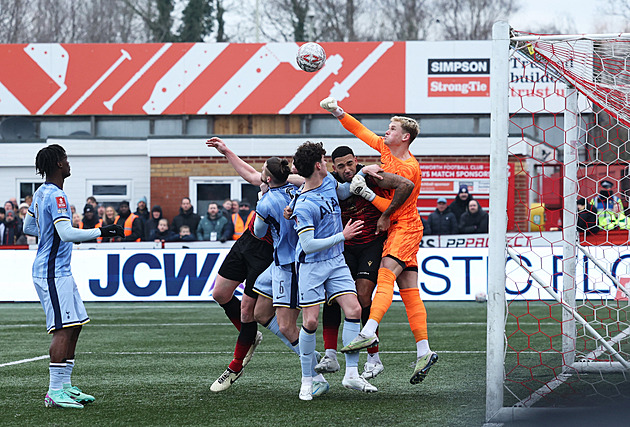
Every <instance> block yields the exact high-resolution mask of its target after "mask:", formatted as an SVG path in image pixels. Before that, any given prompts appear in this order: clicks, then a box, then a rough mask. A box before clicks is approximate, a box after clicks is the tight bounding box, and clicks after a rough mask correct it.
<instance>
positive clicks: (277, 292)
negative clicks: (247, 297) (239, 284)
mask: <svg viewBox="0 0 630 427" xmlns="http://www.w3.org/2000/svg"><path fill="white" fill-rule="evenodd" d="M254 292H256V293H257V294H259V295H262V296H264V297H266V298H269V299H272V300H273V306H274V307H287V308H297V306H298V301H297V293H298V286H297V276H296V274H295V267H294V266H293V264H289V265H282V266H277V265H275V264H271V265H270V266H269V267H268V268H267V269H266V270H265V271H264V272H263V273H262V274H261V275H260V276H258V279H256V283H255V284H254Z"/></svg>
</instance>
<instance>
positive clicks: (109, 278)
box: [0, 245, 630, 302]
mask: <svg viewBox="0 0 630 427" xmlns="http://www.w3.org/2000/svg"><path fill="white" fill-rule="evenodd" d="M515 250H516V251H517V252H518V253H519V254H520V256H521V260H522V262H523V263H524V264H525V265H527V266H530V267H536V268H538V267H540V268H542V270H541V271H544V273H542V272H541V273H539V276H540V277H541V278H542V279H543V280H545V283H547V284H550V285H551V286H552V288H553V289H555V290H558V289H561V288H562V245H557V246H555V247H553V248H552V247H549V246H547V247H517V248H515ZM588 250H589V251H590V252H591V254H592V255H593V256H594V257H595V258H597V259H598V260H599V261H600V263H602V264H603V265H604V266H605V267H606V268H607V269H608V271H610V273H611V274H612V275H613V276H628V275H629V274H630V250H629V249H628V248H627V247H623V248H620V247H608V248H605V249H604V248H599V247H589V249H588ZM227 253H228V250H227V249H211V250H191V249H174V250H140V251H134V250H92V251H75V252H74V253H73V257H72V271H73V275H74V278H75V281H76V283H77V286H78V288H79V292H80V294H81V297H82V298H83V300H84V301H212V289H213V287H214V283H215V279H216V276H217V272H218V270H219V266H220V265H221V263H222V262H223V260H224V259H225V257H226V255H227ZM34 257H35V251H32V250H28V251H27V250H6V251H3V256H2V257H1V258H0V269H1V271H4V272H5V274H3V275H2V276H0V301H1V302H12V301H38V297H37V294H36V292H35V289H34V287H33V281H32V277H31V266H32V263H33V259H34ZM487 264H488V249H487V248H480V247H478V248H426V249H420V251H419V253H418V270H419V272H418V284H419V288H420V294H421V296H422V298H423V299H424V300H426V301H431V300H454V301H469V300H474V299H475V295H476V294H477V293H485V292H486V289H487V277H488V271H487ZM506 272H507V277H508V280H507V282H506V297H507V298H508V299H513V298H515V297H516V293H517V290H520V295H519V296H518V298H524V299H551V296H550V295H549V294H548V293H546V292H545V291H544V290H542V288H541V287H540V286H539V285H538V284H537V283H535V282H534V281H532V279H531V278H530V277H529V276H528V274H527V273H526V272H525V271H524V270H523V269H521V268H520V267H519V266H518V265H517V264H516V263H515V262H514V261H512V260H509V261H508V262H507V264H506ZM577 272H578V274H577V278H578V287H577V289H578V298H582V297H587V298H596V299H599V298H614V297H615V293H614V292H613V291H612V290H611V289H614V286H613V285H612V284H611V281H610V279H608V277H606V276H605V275H604V274H603V273H601V272H600V271H599V270H598V269H597V268H595V267H594V266H593V265H590V264H589V260H588V259H587V258H586V257H585V256H582V255H581V256H580V257H578V269H577ZM242 289H243V288H242V285H241V286H240V287H239V289H238V290H237V294H238V295H239V296H240V295H241V293H242ZM395 299H397V300H399V299H400V297H399V296H398V292H396V296H395Z"/></svg>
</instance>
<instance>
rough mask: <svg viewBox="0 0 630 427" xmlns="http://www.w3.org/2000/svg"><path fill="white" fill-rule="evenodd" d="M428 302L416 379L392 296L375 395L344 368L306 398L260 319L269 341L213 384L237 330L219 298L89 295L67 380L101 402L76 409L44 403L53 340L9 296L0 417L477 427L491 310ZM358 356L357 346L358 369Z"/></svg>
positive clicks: (34, 311) (36, 308)
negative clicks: (424, 358) (425, 351)
mask: <svg viewBox="0 0 630 427" xmlns="http://www.w3.org/2000/svg"><path fill="white" fill-rule="evenodd" d="M425 304H426V307H427V312H428V321H429V340H430V343H431V348H432V350H434V351H437V352H438V354H439V358H440V359H439V362H438V363H437V364H436V365H435V367H433V368H432V369H431V372H430V374H429V376H428V377H427V379H426V380H425V381H424V382H423V383H421V384H419V385H416V386H412V385H411V384H409V378H410V376H411V373H412V368H411V364H412V363H413V362H415V359H416V357H415V344H414V340H413V336H412V334H411V331H410V330H409V325H408V324H407V319H406V315H405V310H404V306H403V305H402V303H399V302H395V303H394V304H393V305H392V307H391V309H390V310H389V312H388V313H387V315H386V316H385V319H384V320H383V322H382V324H381V328H380V337H381V345H380V351H381V359H382V360H383V363H384V364H385V371H384V372H383V373H381V374H380V375H379V376H378V377H377V378H375V379H373V380H371V382H372V383H373V384H374V385H375V386H376V387H378V389H379V391H378V393H371V394H364V393H360V392H357V391H353V390H347V389H344V388H343V387H342V385H341V379H342V378H343V374H342V373H335V374H331V375H327V379H328V381H329V382H330V384H331V390H330V392H329V393H328V394H326V395H324V396H322V397H320V398H317V399H315V400H313V401H311V402H302V401H300V400H299V399H298V391H299V388H300V364H299V359H298V358H297V356H295V355H294V354H293V353H291V352H289V350H288V349H287V348H286V347H285V346H284V345H283V344H282V343H281V341H280V340H279V339H278V338H277V337H275V336H274V335H273V334H271V333H270V332H269V331H268V330H266V329H264V328H262V327H260V326H259V330H260V331H262V332H263V334H264V340H263V342H262V344H261V345H260V346H259V347H258V350H257V351H256V353H255V354H254V357H253V359H252V362H251V363H250V364H249V365H248V366H247V368H246V371H245V373H244V374H243V376H242V377H241V378H240V379H239V380H238V381H237V382H236V383H234V385H233V386H232V387H231V388H230V389H228V390H227V391H225V392H222V393H218V394H217V393H212V392H211V391H210V384H212V382H213V381H214V380H215V379H216V378H217V377H218V376H219V375H220V374H221V373H222V372H223V371H224V370H225V368H226V366H227V364H228V363H229V362H230V360H231V359H232V353H233V350H234V344H235V341H236V336H237V331H236V329H235V328H234V326H232V324H231V323H230V322H229V321H228V320H227V318H226V317H225V314H224V313H223V310H222V309H221V308H220V307H219V306H218V305H217V304H214V303H88V304H86V306H87V310H88V313H89V315H90V317H91V319H92V321H91V322H90V323H89V324H87V325H86V326H85V327H84V328H83V332H82V333H81V338H80V340H79V345H78V348H77V355H76V367H75V370H74V373H73V384H75V385H77V386H79V387H80V388H82V389H83V390H84V391H85V392H87V393H90V394H92V395H94V396H95V397H96V402H94V403H93V404H91V405H88V406H86V407H85V408H84V409H82V410H72V409H49V408H45V407H44V396H45V394H46V390H47V387H48V359H47V357H45V356H46V355H47V354H48V346H49V344H50V337H49V336H47V335H46V332H45V325H44V323H45V321H44V314H43V311H42V309H41V306H40V305H39V304H38V303H22V304H4V305H2V306H1V307H0V310H1V311H0V312H1V313H2V317H1V318H0V343H1V345H0V348H1V350H0V425H20V426H30V425H37V426H42V425H68V424H74V425H84V426H108V425H112V426H119V425H151V426H173V425H220V426H239V427H242V426H248V427H249V426H267V425H274V426H275V425H282V426H291V425H300V426H304V425H339V426H362V425H370V426H380V425H392V424H396V425H409V426H411V425H413V426H423V425H427V426H429V425H430V426H479V425H482V424H483V421H484V414H485V358H486V355H485V346H486V306H485V304H477V303H474V302H427V303H425ZM340 347H341V345H340ZM340 347H339V348H340ZM317 349H318V350H320V351H322V350H323V340H322V338H321V326H320V328H319V330H318V334H317ZM340 356H341V357H340V358H339V359H340V362H341V363H342V370H343V356H342V355H341V354H340ZM29 359H35V360H31V361H26V360H29ZM365 359H366V356H365V353H363V354H362V355H361V359H360V364H359V369H360V371H362V367H363V363H364V362H365ZM12 362H19V363H12Z"/></svg>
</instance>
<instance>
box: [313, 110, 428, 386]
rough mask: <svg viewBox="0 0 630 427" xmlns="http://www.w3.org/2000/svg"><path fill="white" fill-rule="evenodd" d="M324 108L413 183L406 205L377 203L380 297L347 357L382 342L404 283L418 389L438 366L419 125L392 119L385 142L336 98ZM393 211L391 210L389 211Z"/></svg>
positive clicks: (386, 166)
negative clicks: (425, 249)
mask: <svg viewBox="0 0 630 427" xmlns="http://www.w3.org/2000/svg"><path fill="white" fill-rule="evenodd" d="M320 105H321V107H322V108H324V109H325V110H327V111H329V112H330V113H332V114H333V115H334V116H335V117H337V118H338V119H339V121H340V122H341V124H342V125H343V127H344V128H346V129H347V130H348V131H350V132H351V133H352V134H354V135H355V136H356V137H358V138H359V139H360V140H362V141H363V142H365V143H366V144H368V145H369V146H370V147H372V148H374V149H376V150H377V151H378V152H379V153H381V164H382V167H383V169H384V170H385V171H386V172H391V173H395V174H397V175H400V176H403V177H405V178H407V179H409V180H411V181H412V182H413V183H414V184H415V188H414V191H413V192H412V195H411V197H409V198H408V199H407V200H406V201H405V202H404V203H403V204H402V206H400V207H399V206H397V203H391V204H390V205H389V206H387V201H385V200H382V199H381V198H378V197H377V198H375V199H374V202H373V203H375V205H377V207H379V205H380V208H379V210H381V211H383V213H382V215H381V217H380V218H379V220H378V223H377V230H388V237H387V242H386V243H385V247H384V248H383V259H382V260H381V265H380V268H379V272H378V279H377V280H378V281H377V287H376V294H375V296H374V299H373V301H372V308H371V310H370V318H369V320H368V321H367V323H366V324H365V326H364V327H363V329H362V330H361V333H360V334H359V336H357V337H356V338H355V339H354V340H352V342H351V343H349V344H348V345H346V346H345V347H344V348H342V349H341V351H342V352H347V351H356V350H359V349H362V348H366V347H370V346H372V345H374V344H375V343H378V337H377V336H376V328H377V327H378V325H379V323H380V322H381V320H382V319H383V316H384V315H385V313H386V312H387V310H388V309H389V307H390V305H391V303H392V298H393V293H394V282H397V283H398V288H399V289H400V296H401V298H402V300H403V303H404V304H405V309H406V311H407V318H408V320H409V326H410V327H411V330H412V332H413V335H414V338H415V340H416V353H417V360H416V365H415V369H414V372H413V374H412V376H411V379H410V383H411V384H418V383H420V382H421V381H422V380H424V378H426V376H427V374H428V372H429V369H431V367H432V366H433V365H434V364H435V363H436V362H437V360H438V355H437V353H435V352H433V351H431V349H430V347H429V340H428V332H427V313H426V309H425V307H424V303H423V302H422V299H421V298H420V292H419V290H418V261H417V253H418V248H419V247H420V241H421V240H422V229H423V227H422V221H421V220H420V216H419V215H418V210H417V207H416V201H417V199H418V194H419V192H420V184H421V180H422V173H421V171H420V165H419V164H418V161H417V160H416V159H415V157H414V156H413V155H412V154H411V152H410V151H409V145H410V144H411V143H412V142H413V140H414V139H415V138H416V136H417V135H418V133H419V127H418V123H417V122H416V121H415V120H413V119H410V118H408V117H398V116H397V117H392V119H391V121H390V124H389V127H388V129H387V131H386V132H385V136H384V137H380V136H378V135H376V134H375V133H373V132H372V131H370V130H369V129H367V128H366V127H365V126H363V125H362V124H361V123H360V122H359V121H358V120H356V119H355V118H354V117H352V116H351V115H349V114H346V113H345V112H344V111H343V109H342V108H341V107H339V106H338V105H337V101H336V100H335V99H334V98H326V99H324V100H322V101H321V103H320ZM385 206H387V207H385Z"/></svg>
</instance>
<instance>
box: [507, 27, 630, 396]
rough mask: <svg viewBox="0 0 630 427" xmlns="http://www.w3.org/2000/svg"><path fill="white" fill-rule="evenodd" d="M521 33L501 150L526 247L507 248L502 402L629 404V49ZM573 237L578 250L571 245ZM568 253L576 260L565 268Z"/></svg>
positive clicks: (617, 42) (618, 42) (616, 43)
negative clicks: (621, 399)
mask: <svg viewBox="0 0 630 427" xmlns="http://www.w3.org/2000/svg"><path fill="white" fill-rule="evenodd" d="M524 35H526V34H525V33H519V32H515V33H514V36H517V37H518V36H524ZM527 35H528V36H530V37H529V39H530V41H514V40H513V42H512V48H513V50H512V56H511V57H510V90H509V108H510V111H509V114H510V115H509V129H510V138H509V140H508V152H509V161H510V162H512V163H513V164H514V165H515V167H514V173H515V182H516V186H515V190H514V191H515V193H514V200H515V202H514V213H510V214H513V215H515V221H514V224H515V231H516V233H522V234H528V235H529V236H530V238H531V240H530V242H531V244H530V245H528V246H525V247H517V246H511V243H510V242H509V241H508V245H507V246H508V248H507V249H508V261H507V264H506V282H505V286H506V298H507V300H508V303H507V313H506V325H505V339H506V352H505V381H504V385H505V390H506V393H505V403H506V404H507V405H519V406H531V405H537V406H563V405H564V404H565V403H566V402H567V401H570V400H571V399H572V398H574V397H577V398H584V397H587V398H589V399H590V398H592V399H596V398H600V397H601V398H606V399H609V398H615V397H618V396H630V382H629V381H628V377H627V372H630V371H628V370H627V369H623V363H620V360H623V361H626V362H630V316H629V315H628V313H629V312H630V307H629V305H628V302H627V300H625V299H624V297H625V295H624V294H623V293H622V292H621V291H620V289H619V288H618V283H620V282H621V283H627V284H628V286H630V249H629V248H628V242H629V241H630V237H629V236H630V203H629V202H630V178H629V175H630V146H629V145H628V140H629V133H630V132H629V126H630V100H629V97H628V94H629V93H630V86H629V85H630V65H628V64H629V63H630V43H629V42H630V39H626V40H623V39H614V38H613V39H606V40H603V39H601V38H598V39H597V40H595V39H586V38H580V39H576V38H567V39H564V40H560V37H556V38H555V39H554V40H548V39H545V38H537V37H536V35H531V34H527ZM567 84H569V85H571V86H574V87H575V88H576V89H577V90H578V91H579V92H580V94H581V95H579V96H578V102H577V111H567V108H568V101H567V100H568V98H569V94H570V92H571V88H570V87H569V86H568V85H567ZM582 95H584V96H582ZM574 116H577V117H574ZM568 117H571V118H573V119H575V120H569V119H568ZM568 123H576V124H575V125H574V126H573V127H572V128H571V127H570V126H569V125H568ZM567 141H571V142H572V143H574V145H575V148H576V153H577V159H576V158H575V156H574V157H572V158H570V157H568V156H567V153H565V151H564V150H565V149H566V144H565V143H566V142H567ZM569 166H571V167H569ZM568 169H571V170H572V171H574V172H572V173H573V174H574V176H568V175H567V174H568V172H567V170H568ZM576 170H577V172H575V171H576ZM565 184H572V185H567V186H565ZM578 199H580V200H581V201H582V202H584V203H585V206H583V207H578V209H577V210H576V209H575V203H576V201H577V200H578ZM585 210H588V211H589V212H588V214H589V215H588V216H584V215H586V213H585V212H584V211H585ZM518 212H525V214H524V215H518ZM580 212H581V215H582V216H583V218H586V217H588V218H589V221H590V222H589V223H588V226H584V227H585V228H580V227H581V226H583V224H582V225H581V223H580V221H579V218H580ZM571 229H573V230H575V231H576V232H577V235H578V236H579V238H581V240H579V241H578V242H574V241H570V238H569V237H567V236H572V234H571V233H569V232H568V231H569V230H571ZM532 233H538V235H534V236H533V237H532ZM567 244H568V245H571V246H572V249H573V250H574V251H575V254H576V255H577V256H571V257H570V258H569V260H568V261H563V256H564V253H565V252H564V250H565V249H564V248H565V247H566V246H567ZM580 245H581V247H583V248H584V250H585V253H583V252H581V251H580V249H579V248H580ZM569 263H574V265H573V270H571V269H569V268H567V269H566V270H565V268H566V265H565V264H567V265H568V264H569ZM569 271H574V273H569ZM571 293H573V295H574V298H575V301H573V300H572V298H571V297H569V296H568V295H569V294H571ZM567 307H569V309H567ZM578 317H579V318H580V320H581V319H583V320H584V321H586V322H587V323H588V326H585V325H583V324H582V323H581V322H580V320H578V319H577V318H578ZM606 346H608V347H610V348H612V351H611V350H610V349H609V348H605V347H606ZM585 365H588V366H587V368H588V369H585ZM629 365H630V364H629ZM618 366H621V367H622V369H617V370H615V369H616V367H618ZM612 368H614V369H612ZM592 402H595V400H592Z"/></svg>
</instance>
